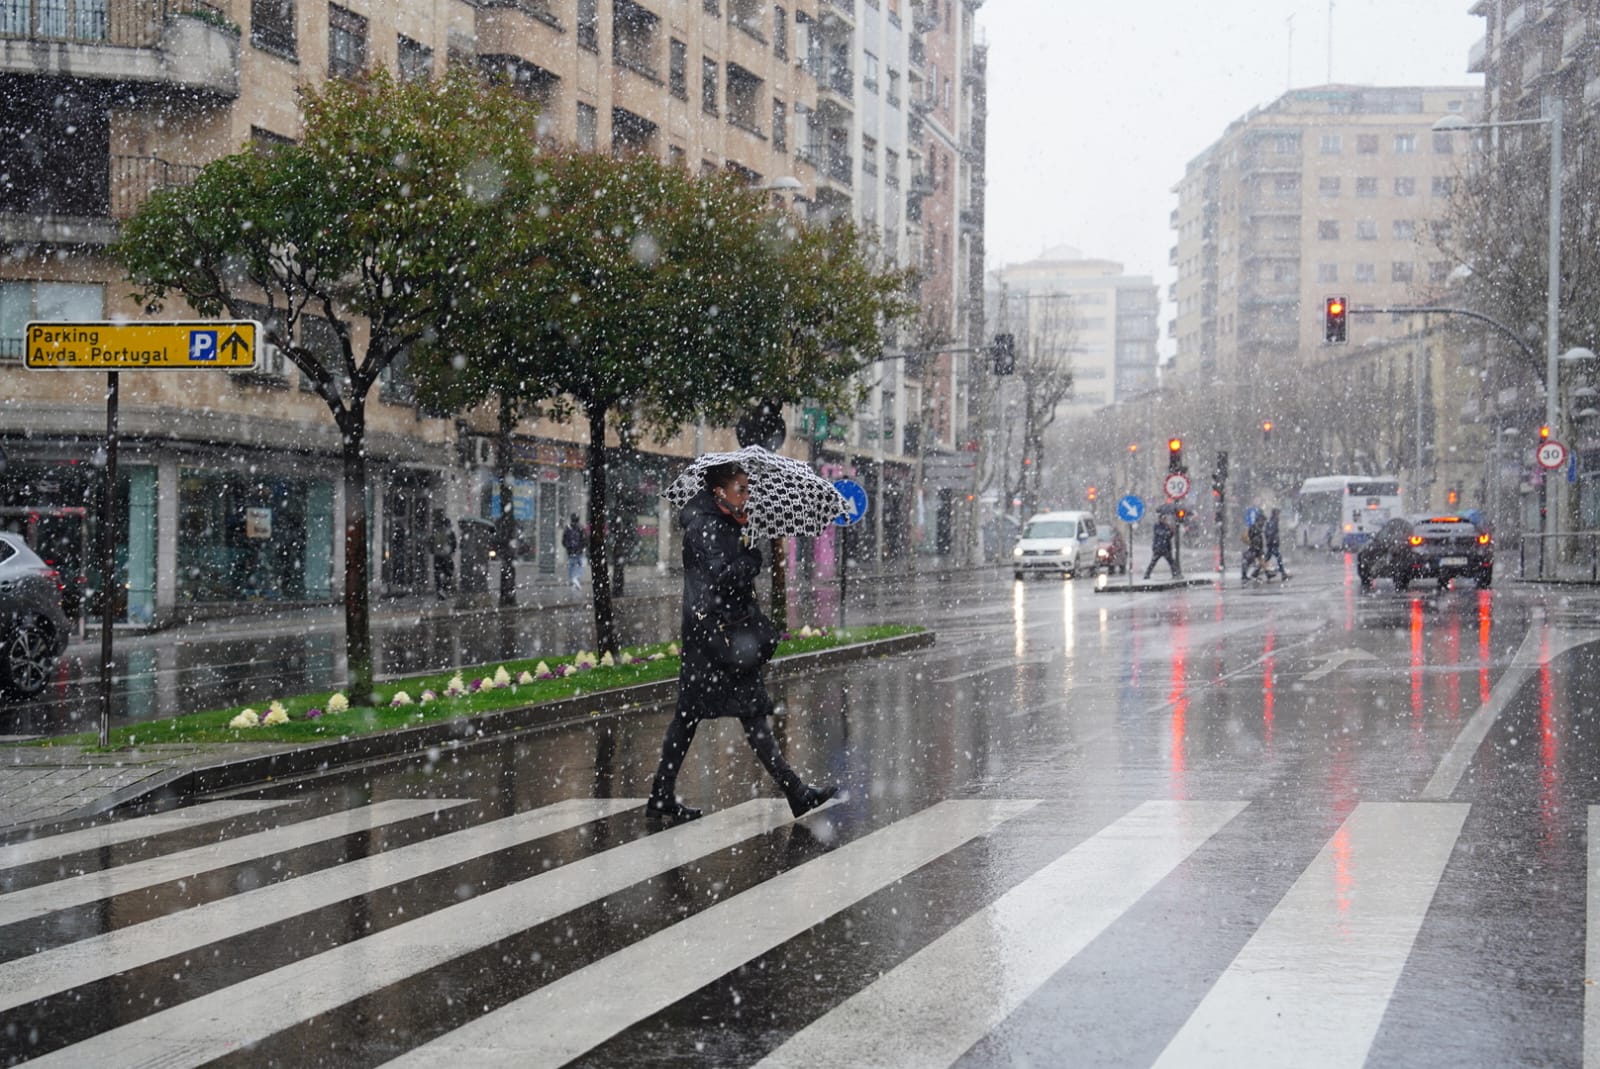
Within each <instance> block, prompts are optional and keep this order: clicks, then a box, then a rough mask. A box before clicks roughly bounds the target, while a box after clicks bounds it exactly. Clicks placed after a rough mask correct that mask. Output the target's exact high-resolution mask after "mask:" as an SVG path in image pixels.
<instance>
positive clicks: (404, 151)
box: [114, 71, 536, 697]
mask: <svg viewBox="0 0 1600 1069" xmlns="http://www.w3.org/2000/svg"><path fill="white" fill-rule="evenodd" d="M303 113H304V129H305V134H304V139H303V140H302V141H301V142H300V143H298V144H296V145H292V146H284V147H281V148H277V149H273V150H269V151H262V152H257V151H246V152H241V153H239V154H237V155H233V156H228V157H225V158H223V159H220V160H217V161H215V162H214V163H212V164H210V165H208V166H207V167H205V168H204V169H203V170H202V171H201V173H200V175H199V176H198V177H197V179H196V181H195V182H194V184H193V185H191V186H189V187H186V188H179V189H169V190H164V191H162V192H160V193H158V194H156V195H155V196H154V197H152V198H151V199H150V201H149V202H148V203H147V204H146V205H145V206H144V207H143V209H141V210H140V212H139V213H138V214H137V215H136V216H135V217H134V218H133V219H130V220H129V221H128V222H127V223H126V224H125V225H124V228H123V231H122V235H121V238H120V240H119V241H118V243H117V245H116V247H115V249H114V252H115V255H116V256H117V257H118V258H119V259H120V261H121V263H122V264H123V266H124V268H125V269H126V271H127V274H128V277H129V279H130V280H131V281H132V282H133V283H134V284H135V285H136V286H138V287H139V288H140V294H139V299H140V300H141V301H142V302H144V303H145V304H146V305H147V307H148V308H149V309H150V311H152V312H155V311H158V310H159V309H160V308H161V307H162V306H163V304H164V303H165V302H166V301H168V300H169V299H173V298H181V299H182V300H184V301H186V302H187V303H188V304H189V305H190V306H191V307H192V308H193V309H194V310H195V311H196V312H198V313H200V314H201V315H208V316H211V315H221V314H224V313H226V314H228V315H230V316H234V317H240V318H244V317H248V314H249V312H250V308H249V307H248V304H247V302H254V303H257V304H265V305H267V306H268V307H269V308H270V309H271V313H272V314H271V316H270V317H269V323H268V326H269V334H268V337H269V340H270V341H271V342H272V343H273V344H274V345H276V346H277V347H278V348H279V349H280V350H281V351H282V352H283V353H284V354H285V355H286V357H287V358H288V359H289V360H290V361H291V362H292V363H293V364H294V365H295V367H296V368H298V369H299V371H300V372H301V374H303V375H304V376H305V377H306V379H307V380H308V381H309V382H310V384H311V386H312V387H313V388H314V389H315V390H316V392H317V394H318V396H320V397H321V398H322V399H323V400H324V401H325V402H326V403H327V405H328V409H329V411H330V412H331V413H332V415H333V418H334V421H335V423H336V424H337V425H338V428H339V431H340V434H341V437H342V443H343V445H342V461H343V479H344V491H345V492H344V508H345V532H344V534H345V569H346V572H345V595H344V600H345V623H346V644H347V651H348V659H349V673H350V680H349V686H350V689H351V693H352V695H353V696H357V695H359V696H362V697H364V696H366V695H368V694H369V693H371V690H372V649H371V634H370V618H369V608H368V586H369V567H368V556H367V549H366V546H367V515H366V505H365V502H366V489H367V453H366V403H367V397H368V394H369V393H370V392H371V389H372V386H373V384H374V383H376V382H377V381H378V377H379V376H380V375H381V374H382V373H383V371H384V369H386V368H387V367H389V366H390V365H391V364H392V363H393V362H394V360H395V358H396V357H397V356H398V355H400V354H401V353H402V352H405V351H406V350H407V349H408V348H409V347H412V346H414V345H417V344H419V343H422V342H425V341H428V340H430V339H433V338H435V337H436V335H437V333H438V331H440V330H441V329H443V328H448V327H449V325H450V324H451V311H452V310H453V309H454V308H456V307H458V306H460V305H461V304H463V303H464V302H466V301H467V300H468V295H466V294H465V292H464V291H465V289H466V288H467V286H468V285H469V284H470V280H471V279H472V278H473V277H475V275H474V272H473V271H471V270H469V269H468V265H470V264H471V261H472V259H473V257H474V256H476V255H478V254H479V252H480V248H479V244H480V243H479V241H478V238H479V235H481V234H482V233H483V232H484V231H485V229H486V228H487V227H488V226H489V225H490V224H489V221H490V220H492V219H494V218H496V217H498V216H500V215H502V214H503V212H504V206H503V203H502V202H503V198H504V195H505V193H506V191H507V190H508V189H510V188H514V187H515V185H516V184H517V182H518V181H520V180H521V176H523V175H526V174H528V173H530V171H531V168H532V162H533V160H534V159H535V156H536V150H535V140H534V138H535V118H536V115H535V112H534V110H533V109H532V107H531V106H530V105H528V104H526V103H524V102H522V101H520V100H518V99H517V98H516V97H514V96H513V95H511V94H510V93H508V92H505V91H502V90H496V89H487V88H484V87H483V86H482V85H481V84H479V83H478V82H477V80H476V79H475V78H474V77H473V76H472V75H470V74H467V73H463V72H452V73H451V75H450V76H449V77H447V78H446V79H445V80H444V81H443V82H440V83H412V84H398V83H396V82H395V81H394V80H393V79H392V78H391V77H390V76H389V75H388V74H387V73H386V72H383V71H379V72H377V73H375V74H374V75H373V76H372V77H371V78H370V79H368V80H366V81H361V82H331V83H329V84H328V85H327V86H326V87H324V88H323V89H322V90H320V91H308V93H307V96H306V98H305V101H304V104H303ZM307 315H316V316H321V317H324V318H326V319H327V321H328V322H329V323H330V324H331V325H332V327H333V330H334V331H335V333H336V334H337V336H338V339H339V347H338V352H337V354H336V355H334V356H332V358H329V359H325V358H324V357H323V356H320V355H319V354H318V352H316V351H314V350H313V349H312V348H308V347H307V346H306V345H305V344H304V341H305V338H304V335H303V333H302V332H301V331H300V330H299V329H298V325H299V324H300V322H301V321H302V319H303V318H304V317H305V316H307Z"/></svg>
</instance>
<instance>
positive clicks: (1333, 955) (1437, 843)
mask: <svg viewBox="0 0 1600 1069" xmlns="http://www.w3.org/2000/svg"><path fill="white" fill-rule="evenodd" d="M1469 808H1470V807H1469V806H1467V805H1466V804H1464V803H1451V802H1363V803H1361V804H1360V805H1358V806H1357V807H1356V809H1355V812H1353V813H1351V814H1350V816H1349V818H1348V819H1346V820H1345V822H1344V824H1343V825H1342V826H1341V827H1340V828H1339V830H1338V831H1337V832H1335V833H1334V835H1333V838H1332V839H1330V840H1329V841H1328V843H1327V845H1325V846H1324V847H1323V848H1322V851H1321V852H1320V853H1318V854H1317V856H1316V858H1315V860H1313V861H1312V863H1311V864H1310V866H1308V867H1307V868H1306V870H1305V872H1303V873H1302V874H1301V875H1300V878H1299V879H1298V880H1296V881H1295V883H1294V885H1293V886H1292V887H1290V888H1289V891H1288V893H1287V894H1285V895H1284V896H1283V899H1282V901H1280V902H1279V903H1278V905H1277V907H1276V908H1275V909H1273V911H1272V912H1271V913H1270V914H1268V915H1267V919H1266V920H1265V921H1264V922H1262V925H1261V927H1260V928H1259V929H1257V931H1256V933H1255V935H1254V936H1252V937H1251V938H1250V941H1249V942H1248V943H1246V944H1245V946H1244V949H1243V950H1241V951H1240V952H1239V955H1238V956H1237V957H1236V958H1234V959H1233V963H1232V964H1231V965H1229V966H1228V968H1227V970H1226V971H1225V972H1223V974H1222V976H1221V977H1219V978H1218V980H1217V982H1216V984H1215V985H1213V987H1212V988H1211V991H1210V992H1209V993H1208V994H1207V995H1206V997H1205V998H1204V999H1202V1000H1201V1002H1200V1005H1199V1007H1198V1008H1197V1009H1196V1010H1195V1012H1194V1013H1193V1014H1192V1015H1190V1017H1189V1019H1188V1020H1187V1021H1186V1022H1184V1025H1183V1027H1182V1028H1181V1029H1179V1030H1178V1034H1177V1035H1176V1036H1174V1037H1173V1039H1172V1042H1171V1043H1169V1044H1168V1045H1167V1048H1166V1050H1164V1051H1162V1053H1161V1057H1160V1058H1158V1059H1157V1060H1156V1063H1155V1069H1175V1067H1179V1066H1181V1067H1183V1069H1196V1067H1206V1066H1217V1067H1226V1069H1249V1067H1255V1066H1260V1067H1262V1069H1268V1067H1271V1069H1276V1067H1278V1066H1284V1065H1293V1066H1296V1067H1298V1069H1358V1067H1360V1066H1362V1065H1364V1064H1365V1063H1366V1059H1367V1054H1368V1052H1369V1050H1370V1048H1371V1046H1372V1040H1373V1037H1375V1036H1376V1035H1377V1032H1378V1025H1379V1024H1380V1023H1381V1022H1382V1020H1383V1014H1384V1011H1385V1009H1387V1007H1388V1004H1389V999H1390V997H1391V996H1392V995H1393V993H1394V986H1395V984H1396V983H1397V982H1398V981H1399V979H1400V972H1401V970H1402V969H1403V968H1404V967H1405V963H1406V958H1407V957H1409V956H1410V953H1411V945H1412V943H1413V942H1414V941H1415V939H1416V936H1417V932H1418V931H1419V930H1420V929H1421V927H1422V922H1423V919H1424V918H1425V917H1426V916H1427V912H1428V907H1429V905H1430V904H1431V903H1432V902H1433V895H1434V891H1435V889H1436V888H1437V887H1438V885H1439V880H1440V878H1441V877H1442V876H1443V874H1444V867H1445V864H1446V863H1447V862H1448V861H1449V859H1450V853H1451V851H1452V850H1453V849H1454V847H1455V842H1456V837H1457V836H1458V835H1459V834H1460V833H1461V825H1462V822H1463V821H1464V820H1465V819H1466V816H1467V810H1468V809H1469Z"/></svg>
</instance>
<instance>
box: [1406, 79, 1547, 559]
mask: <svg viewBox="0 0 1600 1069" xmlns="http://www.w3.org/2000/svg"><path fill="white" fill-rule="evenodd" d="M1545 108H1546V114H1545V115H1544V116H1543V117H1541V118H1538V119H1506V120H1501V121H1499V122H1479V123H1469V122H1467V121H1466V120H1465V119H1463V118H1461V116H1459V115H1446V116H1444V117H1443V118H1441V119H1439V121H1438V122H1435V123H1434V124H1433V128H1434V129H1435V130H1440V131H1447V132H1448V131H1456V130H1488V129H1497V128H1499V127H1502V126H1545V125H1548V126H1549V127H1550V212H1549V237H1548V241H1549V249H1548V256H1547V258H1546V276H1545V306H1544V311H1545V328H1544V333H1545V338H1544V421H1545V424H1546V426H1549V427H1552V428H1553V427H1555V426H1556V416H1557V397H1556V390H1557V387H1558V385H1559V383H1558V382H1557V378H1558V376H1559V374H1560V373H1559V371H1558V370H1557V367H1556V361H1557V359H1558V357H1557V350H1558V348H1559V346H1560V344H1561V342H1560V337H1559V336H1560V333H1561V117H1562V112H1563V109H1564V104H1563V103H1562V100H1561V98H1560V97H1556V96H1552V97H1547V98H1546V99H1545ZM1545 493H1546V495H1548V493H1549V490H1548V489H1546V491H1545ZM1542 519H1543V521H1544V530H1543V531H1542V532H1541V533H1542V534H1545V535H1549V534H1550V533H1551V526H1552V524H1553V521H1552V520H1551V518H1550V515H1549V511H1548V509H1546V510H1545V515H1544V516H1543V517H1542Z"/></svg>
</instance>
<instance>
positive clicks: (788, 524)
mask: <svg viewBox="0 0 1600 1069" xmlns="http://www.w3.org/2000/svg"><path fill="white" fill-rule="evenodd" d="M718 464H738V465H739V466H740V467H741V468H743V469H744V470H745V471H747V472H749V474H750V534H751V535H752V536H755V537H759V538H781V537H785V536H788V535H808V536H815V535H819V534H821V533H822V532H823V530H824V529H825V528H827V526H828V525H829V524H830V523H832V522H833V521H834V519H835V517H838V516H843V515H844V514H845V500H844V497H843V496H842V495H841V494H840V493H839V491H838V490H835V489H834V488H833V484H832V483H830V482H829V481H828V480H826V479H824V478H823V477H822V476H820V475H818V474H817V473H816V472H814V471H812V470H811V468H810V467H808V466H807V465H806V464H805V463H804V462H802V461H799V460H795V459H793V458H791V457H785V456H780V455H778V454H777V453H774V452H772V451H770V450H767V449H763V448H761V447H760V446H759V445H750V446H746V447H744V448H743V449H740V450H737V451H735V452H732V453H706V454H704V455H702V456H698V457H696V458H695V459H694V461H693V463H691V464H690V465H689V467H688V468H687V469H685V471H684V473H683V474H682V475H680V476H678V477H677V478H676V479H674V480H673V482H672V485H671V486H669V487H667V488H666V490H664V491H662V494H661V496H662V497H664V498H666V499H667V500H668V501H670V502H672V504H673V506H674V507H676V508H682V507H683V506H684V505H685V504H687V503H688V501H689V499H690V498H691V497H693V496H694V495H695V494H698V493H699V492H700V491H701V490H703V489H705V485H706V480H705V472H706V469H707V468H711V467H715V466H716V465H718Z"/></svg>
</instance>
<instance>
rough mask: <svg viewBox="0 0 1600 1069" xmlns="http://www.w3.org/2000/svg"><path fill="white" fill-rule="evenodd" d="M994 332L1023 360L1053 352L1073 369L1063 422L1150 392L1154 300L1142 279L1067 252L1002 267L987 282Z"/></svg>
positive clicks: (1156, 323) (1152, 287)
mask: <svg viewBox="0 0 1600 1069" xmlns="http://www.w3.org/2000/svg"><path fill="white" fill-rule="evenodd" d="M990 294H991V297H992V298H993V300H994V304H995V311H994V313H993V314H994V317H995V322H996V324H997V329H1003V330H1005V331H1007V332H1009V333H1011V334H1013V335H1014V336H1015V337H1016V338H1017V339H1018V343H1019V345H1020V346H1021V351H1022V352H1024V353H1043V352H1050V351H1053V350H1060V351H1061V352H1062V353H1063V354H1064V358H1065V360H1066V361H1067V363H1068V364H1069V365H1070V367H1071V368H1072V394H1071V396H1070V398H1069V399H1068V401H1067V402H1066V403H1065V404H1064V405H1063V406H1062V415H1063V416H1067V417H1070V416H1074V415H1079V416H1081V415H1085V414H1087V413H1089V412H1092V411H1094V410H1095V409H1099V408H1104V407H1105V406H1106V405H1111V404H1116V403H1117V402H1119V401H1123V400H1126V399H1127V398H1128V397H1131V396H1133V395H1134V394H1137V393H1140V392H1143V391H1144V390H1148V389H1149V388H1151V387H1152V386H1154V385H1155V384H1156V360H1157V351H1156V345H1157V341H1158V339H1159V335H1160V300H1159V291H1158V290H1157V288H1156V284H1155V281H1154V280H1153V279H1152V278H1151V277H1150V276H1148V275H1128V274H1125V273H1124V268H1123V265H1122V264H1120V263H1117V262H1116V261H1114V260H1102V259H1096V258H1093V257H1086V256H1084V255H1083V253H1082V252H1080V251H1079V250H1077V249H1075V248H1072V247H1071V246H1067V245H1061V246H1057V247H1055V248H1052V249H1047V250H1046V251H1045V252H1044V253H1043V254H1042V255H1040V256H1039V257H1038V258H1037V259H1034V260H1027V261H1024V262H1022V263H1017V264H1007V265H1006V266H1004V267H1002V268H1000V269H998V270H996V271H994V272H993V273H992V276H991V286H990Z"/></svg>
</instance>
